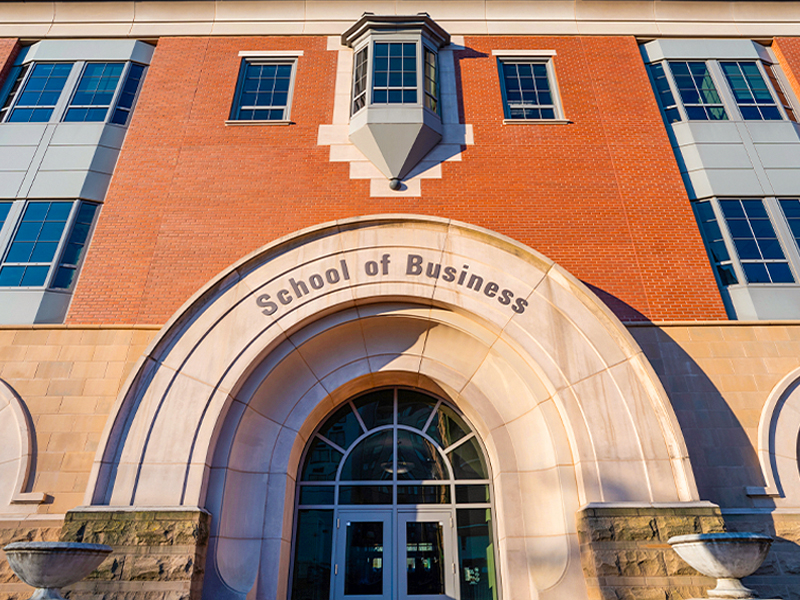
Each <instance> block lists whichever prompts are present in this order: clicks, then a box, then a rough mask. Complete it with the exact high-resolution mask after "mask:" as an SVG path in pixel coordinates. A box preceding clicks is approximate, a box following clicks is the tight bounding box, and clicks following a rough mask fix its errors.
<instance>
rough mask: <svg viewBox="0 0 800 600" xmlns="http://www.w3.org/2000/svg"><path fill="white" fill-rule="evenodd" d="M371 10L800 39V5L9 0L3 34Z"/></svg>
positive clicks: (344, 17) (316, 26) (536, 30)
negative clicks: (32, 0)
mask: <svg viewBox="0 0 800 600" xmlns="http://www.w3.org/2000/svg"><path fill="white" fill-rule="evenodd" d="M365 11H370V12H373V13H375V14H380V15H394V14H415V13H417V12H421V11H424V12H427V13H428V14H430V16H431V17H432V18H433V19H435V20H436V21H437V23H439V24H440V25H441V26H442V27H444V28H445V29H446V30H447V31H448V32H449V33H450V34H452V35H620V34H625V35H636V36H640V37H663V36H698V37H701V36H702V37H748V38H766V37H775V36H800V2H760V1H755V2H753V1H750V2H740V1H732V2H718V1H715V2H703V1H691V0H651V1H644V0H621V1H619V0H618V1H615V0H425V1H422V0H377V1H366V0H360V1H345V0H206V1H202V0H200V1H182V2H168V1H162V2H154V1H149V0H148V1H138V2H137V1H119V2H114V1H111V2H108V1H104V2H14V1H11V2H8V1H5V2H0V37H21V38H33V39H41V38H49V37H57V38H58V37H136V38H153V37H159V36H165V35H325V36H327V35H338V34H341V32H343V31H345V30H346V29H347V28H348V27H350V26H351V25H352V24H353V23H355V22H356V20H358V18H359V17H360V16H361V15H362V13H364V12H365Z"/></svg>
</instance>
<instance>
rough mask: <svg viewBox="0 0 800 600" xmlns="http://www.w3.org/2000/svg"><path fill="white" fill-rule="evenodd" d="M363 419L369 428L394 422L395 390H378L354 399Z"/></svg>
mask: <svg viewBox="0 0 800 600" xmlns="http://www.w3.org/2000/svg"><path fill="white" fill-rule="evenodd" d="M353 404H354V405H355V407H356V410H357V411H358V414H359V416H360V417H361V420H362V421H364V425H366V426H367V429H374V428H376V427H380V426H381V425H391V424H392V423H393V422H394V390H378V391H377V392H370V393H369V394H364V395H363V396H359V397H358V398H356V399H355V400H353Z"/></svg>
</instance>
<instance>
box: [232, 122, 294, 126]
mask: <svg viewBox="0 0 800 600" xmlns="http://www.w3.org/2000/svg"><path fill="white" fill-rule="evenodd" d="M294 124H295V122H294V121H225V126H226V127H227V126H228V125H233V126H236V127H239V126H242V125H294Z"/></svg>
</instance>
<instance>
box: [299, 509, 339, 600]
mask: <svg viewBox="0 0 800 600" xmlns="http://www.w3.org/2000/svg"><path fill="white" fill-rule="evenodd" d="M307 540H313V542H314V543H307V542H306V541H307ZM332 548H333V511H332V510H299V511H297V535H296V537H295V553H294V565H293V576H292V600H329V598H330V584H331V552H332Z"/></svg>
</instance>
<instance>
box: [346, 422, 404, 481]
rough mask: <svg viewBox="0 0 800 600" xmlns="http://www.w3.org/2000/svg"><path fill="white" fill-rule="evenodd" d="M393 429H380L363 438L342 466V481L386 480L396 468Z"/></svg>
mask: <svg viewBox="0 0 800 600" xmlns="http://www.w3.org/2000/svg"><path fill="white" fill-rule="evenodd" d="M393 448H394V440H393V435H392V430H391V429H389V430H384V431H379V432H378V433H375V434H373V435H371V436H369V437H367V438H365V439H363V440H362V441H361V442H360V443H359V444H358V445H357V446H356V447H355V448H354V449H353V451H352V452H351V453H350V455H349V456H348V457H347V460H346V461H345V463H344V465H343V466H342V474H341V479H342V481H385V480H387V479H391V478H392V471H393V469H394V464H393V462H392V461H393V457H394V451H393Z"/></svg>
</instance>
